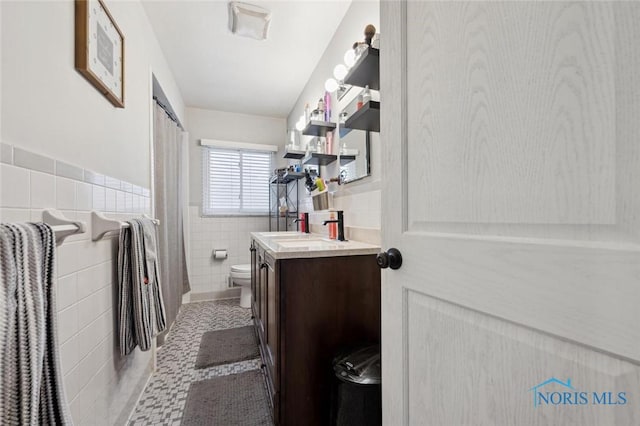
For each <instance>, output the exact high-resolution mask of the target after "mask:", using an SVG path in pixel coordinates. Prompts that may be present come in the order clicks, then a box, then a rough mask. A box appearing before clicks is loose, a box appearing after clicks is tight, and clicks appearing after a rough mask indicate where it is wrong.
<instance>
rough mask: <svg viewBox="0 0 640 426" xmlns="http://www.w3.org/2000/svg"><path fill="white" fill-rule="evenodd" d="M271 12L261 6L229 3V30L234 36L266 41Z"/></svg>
mask: <svg viewBox="0 0 640 426" xmlns="http://www.w3.org/2000/svg"><path fill="white" fill-rule="evenodd" d="M270 23H271V12H270V11H268V10H267V9H264V8H262V7H260V6H255V5H253V4H248V3H240V2H235V1H232V2H230V3H229V29H230V30H231V32H232V33H233V34H236V35H239V36H243V37H249V38H254V39H256V40H266V38H267V35H268V33H269V24H270Z"/></svg>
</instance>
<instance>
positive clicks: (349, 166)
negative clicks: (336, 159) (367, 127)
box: [340, 130, 371, 183]
mask: <svg viewBox="0 0 640 426" xmlns="http://www.w3.org/2000/svg"><path fill="white" fill-rule="evenodd" d="M370 143H371V134H370V132H364V131H362V130H351V131H350V132H349V133H347V134H346V135H345V136H343V137H341V138H340V176H342V179H343V181H344V183H349V182H353V181H354V180H358V179H362V178H364V177H367V176H369V175H370V174H371V163H370V162H369V152H370Z"/></svg>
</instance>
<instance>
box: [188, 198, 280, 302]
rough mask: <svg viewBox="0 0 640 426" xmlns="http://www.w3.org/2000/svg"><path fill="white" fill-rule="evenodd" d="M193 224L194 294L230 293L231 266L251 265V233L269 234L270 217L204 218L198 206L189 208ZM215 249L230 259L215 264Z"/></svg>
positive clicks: (191, 263)
mask: <svg viewBox="0 0 640 426" xmlns="http://www.w3.org/2000/svg"><path fill="white" fill-rule="evenodd" d="M189 221H190V223H189V225H190V242H189V244H190V252H191V254H190V259H189V279H190V281H191V292H192V293H209V292H214V291H221V290H225V289H227V288H228V287H227V283H228V276H229V270H230V268H231V266H232V265H236V264H243V263H249V262H250V261H251V256H250V252H249V244H250V233H251V232H266V231H268V230H269V218H268V217H262V216H261V217H200V213H199V208H198V207H196V206H191V207H189ZM214 249H226V250H227V253H228V255H229V257H228V258H227V259H225V260H214V259H213V250H214Z"/></svg>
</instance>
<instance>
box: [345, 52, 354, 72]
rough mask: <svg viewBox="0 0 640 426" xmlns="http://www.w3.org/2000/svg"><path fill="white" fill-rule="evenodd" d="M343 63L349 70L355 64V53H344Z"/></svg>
mask: <svg viewBox="0 0 640 426" xmlns="http://www.w3.org/2000/svg"><path fill="white" fill-rule="evenodd" d="M344 63H345V64H346V65H347V67H349V68H351V67H352V66H353V65H354V64H355V63H356V51H355V50H353V49H349V50H347V51H346V52H344Z"/></svg>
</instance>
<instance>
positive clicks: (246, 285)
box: [231, 263, 251, 308]
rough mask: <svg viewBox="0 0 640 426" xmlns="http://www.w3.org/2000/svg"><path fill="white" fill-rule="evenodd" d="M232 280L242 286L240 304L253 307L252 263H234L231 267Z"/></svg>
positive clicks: (244, 306)
mask: <svg viewBox="0 0 640 426" xmlns="http://www.w3.org/2000/svg"><path fill="white" fill-rule="evenodd" d="M231 282H233V283H234V284H235V285H239V286H241V292H240V306H241V307H243V308H250V307H251V265H250V264H248V263H247V264H244V265H233V266H232V267H231Z"/></svg>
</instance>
